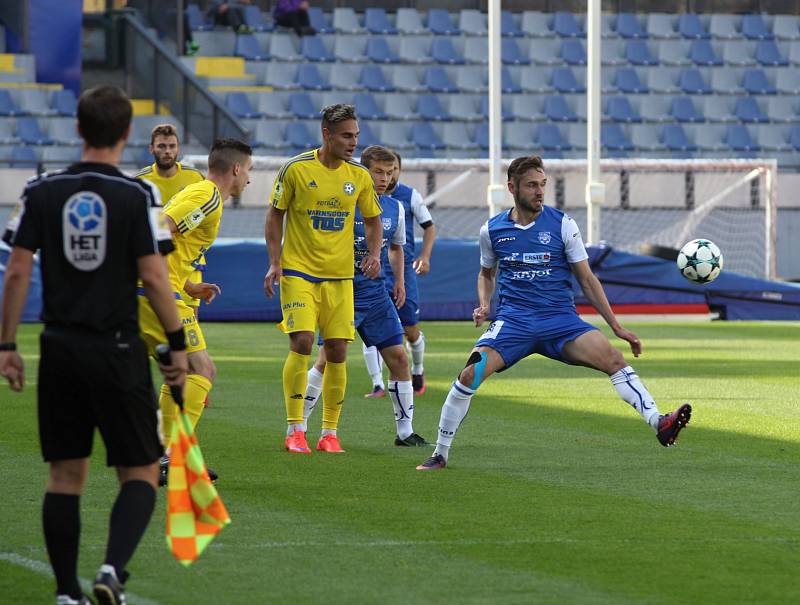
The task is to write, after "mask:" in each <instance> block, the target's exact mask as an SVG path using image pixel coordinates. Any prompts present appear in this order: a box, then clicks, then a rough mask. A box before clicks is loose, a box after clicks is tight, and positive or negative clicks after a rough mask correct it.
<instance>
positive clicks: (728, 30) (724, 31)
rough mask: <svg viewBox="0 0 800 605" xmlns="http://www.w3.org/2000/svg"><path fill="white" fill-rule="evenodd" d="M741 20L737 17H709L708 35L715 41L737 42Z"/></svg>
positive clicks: (716, 15)
mask: <svg viewBox="0 0 800 605" xmlns="http://www.w3.org/2000/svg"><path fill="white" fill-rule="evenodd" d="M741 24H742V18H741V17H740V16H739V15H720V14H718V13H716V14H713V15H711V18H710V19H709V21H708V33H709V34H711V37H712V38H715V39H717V40H719V39H722V40H738V39H740V38H741V37H742V36H741V34H740V33H739V29H740V28H741Z"/></svg>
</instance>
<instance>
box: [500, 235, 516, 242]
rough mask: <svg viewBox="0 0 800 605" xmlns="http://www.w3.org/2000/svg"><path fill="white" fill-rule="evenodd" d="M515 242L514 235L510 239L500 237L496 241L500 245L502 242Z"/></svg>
mask: <svg viewBox="0 0 800 605" xmlns="http://www.w3.org/2000/svg"><path fill="white" fill-rule="evenodd" d="M515 241H517V236H516V235H512V236H510V237H500V238H498V239H497V243H498V244H502V243H503V242H515Z"/></svg>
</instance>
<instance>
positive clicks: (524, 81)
mask: <svg viewBox="0 0 800 605" xmlns="http://www.w3.org/2000/svg"><path fill="white" fill-rule="evenodd" d="M574 77H575V76H574V75H573V78H574ZM552 81H553V79H552V76H551V74H549V73H547V71H546V70H544V69H542V68H541V67H535V66H533V65H531V66H529V67H523V68H522V70H520V77H519V85H520V87H521V88H522V90H523V91H525V92H553V90H555V89H554V88H553V83H552ZM567 92H571V91H567Z"/></svg>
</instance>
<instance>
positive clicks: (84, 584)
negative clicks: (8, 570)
mask: <svg viewBox="0 0 800 605" xmlns="http://www.w3.org/2000/svg"><path fill="white" fill-rule="evenodd" d="M0 561H7V562H9V563H11V564H12V565H16V566H17V567H24V568H25V569H27V570H28V571H32V572H34V573H38V574H39V575H42V576H47V577H50V578H52V577H53V570H52V569H51V568H50V565H48V564H47V563H43V562H42V561H37V560H36V559H29V558H28V557H23V556H22V555H18V554H17V553H13V552H0ZM80 583H81V588H82V589H83V591H84V592H86V593H89V594H91V592H92V586H93V584H94V582H92V581H90V580H86V579H85V578H80ZM125 596H126V597H127V598H128V602H129V603H131V605H137V604H138V605H160V604H159V603H158V601H153V600H152V599H148V598H146V597H140V596H139V595H137V594H134V593H132V592H129V591H127V590H126V591H125Z"/></svg>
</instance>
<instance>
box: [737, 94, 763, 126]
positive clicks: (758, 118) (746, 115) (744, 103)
mask: <svg viewBox="0 0 800 605" xmlns="http://www.w3.org/2000/svg"><path fill="white" fill-rule="evenodd" d="M733 113H734V114H735V115H736V117H737V118H739V119H740V120H741V121H742V122H751V123H756V124H763V123H766V122H769V116H767V115H766V114H765V113H764V112H763V111H761V108H760V107H759V106H758V103H757V102H756V99H755V97H739V98H738V99H736V104H735V106H734V110H733Z"/></svg>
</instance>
